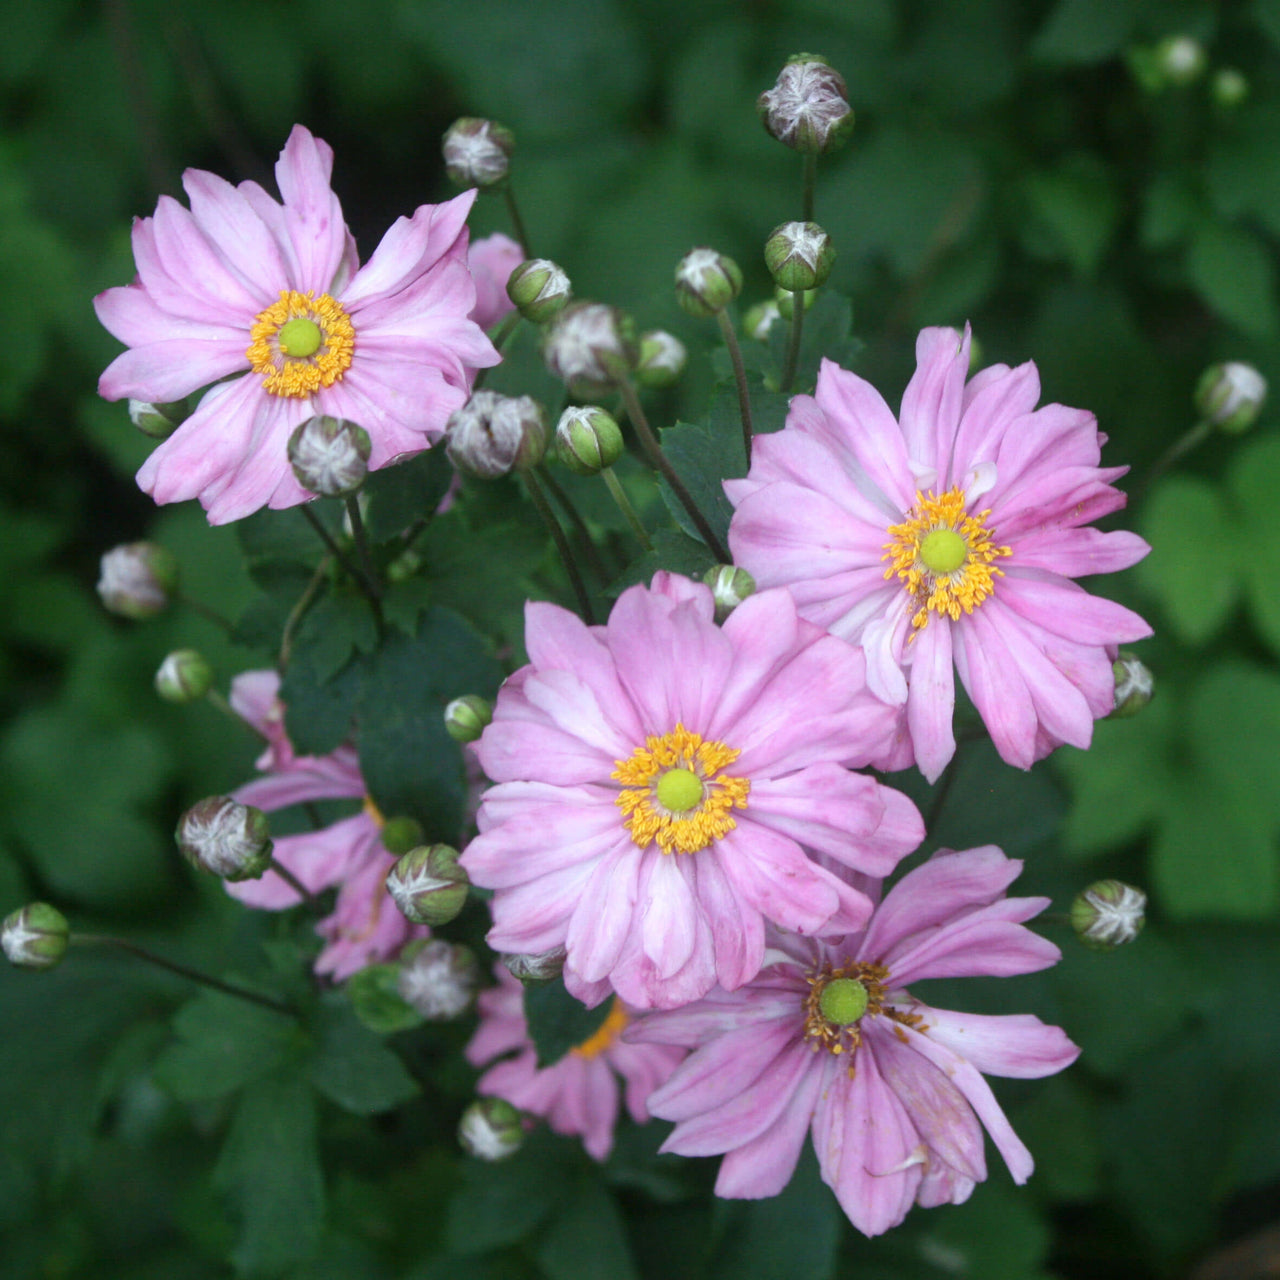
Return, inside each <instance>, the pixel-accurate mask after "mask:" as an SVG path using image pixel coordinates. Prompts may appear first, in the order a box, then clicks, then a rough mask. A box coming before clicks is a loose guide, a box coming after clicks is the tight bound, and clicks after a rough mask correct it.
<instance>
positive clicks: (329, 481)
mask: <svg viewBox="0 0 1280 1280" xmlns="http://www.w3.org/2000/svg"><path fill="white" fill-rule="evenodd" d="M372 450H373V444H372V442H371V441H370V439H369V433H368V432H367V431H366V430H365V429H364V428H363V427H361V426H358V425H357V424H356V423H354V422H348V421H347V420H346V418H331V417H330V416H329V415H328V414H318V415H317V416H316V417H314V418H308V419H307V420H306V421H305V422H303V423H302V424H301V425H300V426H298V427H296V428H295V429H294V432H293V434H292V435H291V436H290V437H289V463H290V465H291V466H292V467H293V474H294V476H295V477H296V478H297V481H298V483H299V484H300V485H301V486H302V487H303V488H304V489H306V490H307V491H308V492H309V493H318V494H319V495H320V496H321V497H322V498H345V497H347V496H348V495H349V494H352V493H355V491H356V490H357V489H359V488H360V486H361V485H362V484H364V478H365V476H367V475H368V474H369V454H370V453H371V452H372Z"/></svg>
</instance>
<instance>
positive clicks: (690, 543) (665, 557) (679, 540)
mask: <svg viewBox="0 0 1280 1280" xmlns="http://www.w3.org/2000/svg"><path fill="white" fill-rule="evenodd" d="M715 563H716V558H715V556H714V555H712V553H711V550H710V548H709V547H708V546H707V544H706V543H705V542H700V541H699V540H698V539H697V538H691V537H689V535H688V534H685V533H681V532H680V531H679V530H677V529H657V530H655V531H654V533H653V550H652V551H646V552H645V553H644V555H642V556H641V557H640V558H639V559H638V560H636V561H633V562H632V563H631V564H630V565H628V567H627V568H626V569H625V570H624V571H623V572H622V573H620V574H619V575H618V577H616V578H615V579H614V580H613V581H612V582H611V583H610V584H609V594H610V595H614V596H616V595H620V594H621V593H622V592H623V591H625V590H626V589H627V588H628V587H631V586H634V585H635V584H636V583H637V582H643V583H645V584H646V585H647V584H648V583H649V581H650V580H651V579H652V577H653V575H654V574H655V573H657V572H658V570H659V569H666V570H667V572H668V573H683V574H684V575H685V577H687V578H694V579H696V580H697V581H699V582H701V581H702V575H703V574H704V573H706V571H707V570H708V569H710V568H712V567H713V566H714V565H715Z"/></svg>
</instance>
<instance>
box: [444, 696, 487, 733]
mask: <svg viewBox="0 0 1280 1280" xmlns="http://www.w3.org/2000/svg"><path fill="white" fill-rule="evenodd" d="M492 719H493V705H492V704H491V703H490V702H489V700H488V699H487V698H482V697H481V696H480V695H479V694H478V693H468V694H466V695H465V696H464V697H461V698H454V700H453V701H452V702H450V703H449V704H448V706H446V707H445V709H444V729H445V732H446V733H447V734H448V735H449V737H451V738H452V739H453V740H454V742H475V740H476V739H477V738H478V737H479V736H480V735H481V734H482V733H483V732H484V731H485V728H486V726H487V725H488V724H489V721H490V720H492Z"/></svg>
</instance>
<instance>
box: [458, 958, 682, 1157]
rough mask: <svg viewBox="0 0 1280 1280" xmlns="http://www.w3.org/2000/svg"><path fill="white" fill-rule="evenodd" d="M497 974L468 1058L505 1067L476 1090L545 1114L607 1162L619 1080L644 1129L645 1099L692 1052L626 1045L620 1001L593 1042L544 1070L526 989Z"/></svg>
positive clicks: (627, 1016) (501, 971)
mask: <svg viewBox="0 0 1280 1280" xmlns="http://www.w3.org/2000/svg"><path fill="white" fill-rule="evenodd" d="M493 971H494V973H495V974H496V975H497V978H498V985H497V986H496V987H490V988H489V990H488V991H482V992H481V993H480V998H479V1006H480V1026H479V1028H478V1029H477V1031H476V1033H475V1035H474V1037H472V1040H471V1043H470V1044H468V1045H467V1050H466V1052H467V1060H468V1061H469V1062H470V1063H472V1064H473V1065H474V1066H477V1067H480V1066H483V1065H484V1064H485V1063H487V1062H492V1061H493V1060H494V1059H495V1058H501V1059H502V1061H500V1062H497V1063H495V1064H494V1065H493V1066H491V1067H490V1068H489V1070H488V1071H486V1072H485V1073H484V1075H482V1076H481V1077H480V1082H479V1084H478V1085H477V1086H476V1089H477V1091H478V1092H479V1093H482V1094H486V1095H489V1096H492V1097H498V1098H505V1099H506V1101H507V1102H509V1103H511V1105H512V1106H513V1107H518V1108H519V1109H520V1110H521V1111H527V1112H529V1113H530V1114H531V1115H535V1116H542V1117H543V1118H545V1119H546V1121H547V1123H548V1124H549V1125H550V1126H551V1128H552V1129H554V1130H555V1132H556V1133H563V1134H567V1135H569V1136H573V1135H577V1136H579V1137H581V1138H582V1145H583V1146H584V1147H586V1149H587V1154H588V1155H589V1156H591V1157H592V1159H594V1160H606V1159H608V1156H609V1152H610V1151H612V1150H613V1130H614V1127H615V1126H616V1124H617V1123H618V1110H619V1104H620V1101H621V1090H620V1089H619V1086H618V1077H619V1076H621V1077H622V1084H623V1086H624V1087H625V1090H626V1101H627V1110H628V1111H629V1112H630V1113H631V1118H632V1119H633V1120H634V1121H635V1122H636V1123H637V1124H644V1123H645V1121H646V1120H648V1119H649V1113H648V1111H647V1110H646V1109H645V1099H646V1098H647V1097H648V1096H649V1095H650V1094H651V1093H652V1092H653V1091H654V1090H655V1089H656V1088H657V1087H658V1086H659V1085H660V1084H662V1083H663V1082H664V1081H665V1080H666V1079H667V1077H668V1076H669V1075H670V1074H671V1073H672V1072H673V1071H674V1070H675V1069H676V1067H677V1066H678V1065H679V1063H680V1060H681V1059H682V1058H683V1057H684V1056H685V1051H684V1050H683V1049H677V1048H674V1047H673V1046H671V1045H665V1044H663V1045H659V1044H628V1043H626V1042H625V1041H624V1040H622V1039H620V1036H621V1034H622V1031H623V1029H624V1028H625V1027H626V1026H627V1024H628V1023H629V1022H630V1020H631V1016H632V1014H631V1011H630V1010H629V1009H628V1008H627V1006H626V1005H624V1004H623V1003H622V1001H621V1000H618V999H615V1000H614V1002H613V1005H612V1006H611V1008H610V1009H609V1013H608V1014H607V1016H606V1017H605V1020H604V1022H602V1023H601V1024H600V1027H599V1029H598V1030H597V1031H596V1032H595V1033H594V1034H593V1035H592V1036H590V1037H589V1038H588V1039H586V1040H584V1041H583V1042H582V1043H581V1044H579V1045H575V1046H574V1047H573V1048H572V1049H570V1050H569V1052H568V1053H566V1054H565V1056H564V1057H563V1058H561V1059H560V1061H559V1062H553V1063H552V1064H551V1065H550V1066H547V1067H539V1066H538V1056H537V1051H536V1050H535V1048H534V1045H533V1041H532V1040H530V1039H529V1029H528V1026H527V1025H526V1023H525V1018H524V989H523V988H522V987H521V985H520V983H519V982H517V981H516V980H515V978H513V977H512V976H511V974H510V972H509V971H508V970H507V968H506V966H505V965H501V964H498V965H495V966H494V970H493ZM513 1053H514V1055H515V1056H514V1057H510V1056H508V1055H510V1054H513Z"/></svg>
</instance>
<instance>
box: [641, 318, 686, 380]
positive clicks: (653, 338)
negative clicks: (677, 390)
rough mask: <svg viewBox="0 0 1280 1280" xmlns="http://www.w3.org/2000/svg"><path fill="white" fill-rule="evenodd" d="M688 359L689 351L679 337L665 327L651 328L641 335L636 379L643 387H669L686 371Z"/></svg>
mask: <svg viewBox="0 0 1280 1280" xmlns="http://www.w3.org/2000/svg"><path fill="white" fill-rule="evenodd" d="M687 359H688V353H687V352H686V350H685V346H684V343H683V342H681V341H680V339H679V338H677V337H675V336H674V334H670V333H667V332H666V330H665V329H651V330H650V331H649V332H648V333H643V334H641V335H640V361H639V363H638V364H637V365H636V381H637V382H638V383H639V384H640V385H641V386H642V387H652V388H655V389H657V388H661V387H669V386H671V385H673V384H674V383H675V381H676V379H677V378H679V377H680V375H681V374H682V373H683V372H684V366H685V362H686V360H687Z"/></svg>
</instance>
